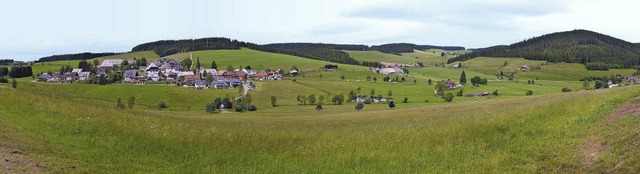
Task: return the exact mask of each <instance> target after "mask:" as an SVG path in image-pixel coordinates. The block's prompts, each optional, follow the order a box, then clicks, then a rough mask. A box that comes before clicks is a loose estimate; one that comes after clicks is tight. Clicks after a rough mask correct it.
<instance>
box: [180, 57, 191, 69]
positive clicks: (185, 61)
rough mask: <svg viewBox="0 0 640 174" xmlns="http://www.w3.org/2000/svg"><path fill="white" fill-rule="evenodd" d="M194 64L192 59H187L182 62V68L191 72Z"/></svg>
mask: <svg viewBox="0 0 640 174" xmlns="http://www.w3.org/2000/svg"><path fill="white" fill-rule="evenodd" d="M192 64H193V61H191V59H190V58H186V59H184V60H183V61H182V66H184V67H185V69H187V70H190V69H191V65H192Z"/></svg>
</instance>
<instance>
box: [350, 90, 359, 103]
mask: <svg viewBox="0 0 640 174" xmlns="http://www.w3.org/2000/svg"><path fill="white" fill-rule="evenodd" d="M357 98H358V96H357V94H356V92H354V91H353V90H351V91H349V101H355V100H356V99H357Z"/></svg>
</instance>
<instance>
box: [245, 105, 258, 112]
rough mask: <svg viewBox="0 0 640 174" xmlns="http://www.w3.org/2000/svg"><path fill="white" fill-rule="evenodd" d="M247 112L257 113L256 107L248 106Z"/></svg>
mask: <svg viewBox="0 0 640 174" xmlns="http://www.w3.org/2000/svg"><path fill="white" fill-rule="evenodd" d="M247 110H248V111H257V110H258V107H256V105H249V106H248V107H247Z"/></svg>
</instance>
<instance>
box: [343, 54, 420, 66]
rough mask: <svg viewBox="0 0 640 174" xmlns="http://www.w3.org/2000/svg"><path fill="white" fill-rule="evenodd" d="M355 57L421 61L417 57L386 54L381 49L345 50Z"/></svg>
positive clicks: (408, 62) (408, 61) (368, 60)
mask: <svg viewBox="0 0 640 174" xmlns="http://www.w3.org/2000/svg"><path fill="white" fill-rule="evenodd" d="M345 52H347V53H349V56H351V57H353V59H355V60H357V61H360V62H363V61H366V62H395V63H406V64H413V63H416V62H419V60H418V59H416V58H411V57H405V56H398V55H393V54H386V53H383V52H380V51H345Z"/></svg>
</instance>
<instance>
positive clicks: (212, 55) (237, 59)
mask: <svg viewBox="0 0 640 174" xmlns="http://www.w3.org/2000/svg"><path fill="white" fill-rule="evenodd" d="M197 57H200V63H201V64H202V66H203V67H205V68H209V67H211V62H212V61H214V60H215V61H216V64H217V65H218V68H219V69H226V68H227V66H229V65H231V66H232V67H233V68H235V69H237V68H239V67H240V66H242V67H244V66H247V65H249V66H251V67H252V68H253V69H258V70H264V69H267V68H270V69H283V70H285V71H289V70H290V69H291V67H293V66H298V68H299V69H300V70H301V71H314V70H319V68H320V67H324V65H326V64H335V63H330V62H325V61H319V60H312V59H306V58H301V57H295V56H289V55H284V54H276V53H268V52H262V51H255V50H251V49H247V48H242V49H241V50H209V51H196V52H193V59H194V60H193V62H195V61H196V60H195V59H196V58H197ZM338 68H341V69H350V70H351V69H356V70H365V69H366V68H364V67H360V66H353V65H344V64H339V67H338Z"/></svg>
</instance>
